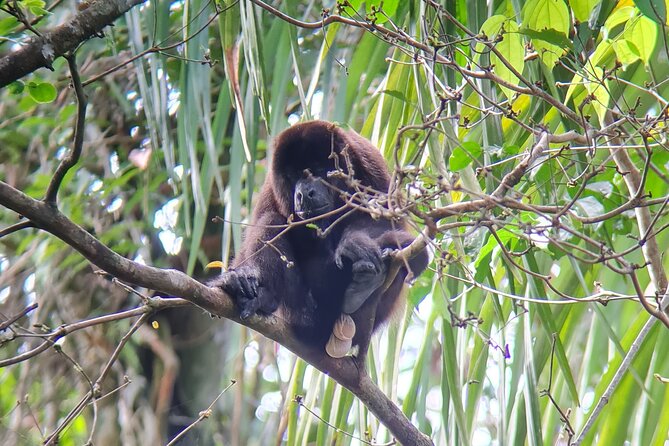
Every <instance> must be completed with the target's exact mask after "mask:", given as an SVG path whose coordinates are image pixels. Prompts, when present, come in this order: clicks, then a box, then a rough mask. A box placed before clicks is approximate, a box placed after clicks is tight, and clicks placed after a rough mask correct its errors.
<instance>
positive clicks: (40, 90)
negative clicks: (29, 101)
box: [28, 82, 58, 104]
mask: <svg viewBox="0 0 669 446" xmlns="http://www.w3.org/2000/svg"><path fill="white" fill-rule="evenodd" d="M28 93H29V94H30V97H31V98H33V100H34V101H35V102H39V103H40V104H46V103H48V102H53V100H54V99H56V96H57V94H58V91H57V90H56V87H54V86H53V85H52V84H50V83H49V82H28Z"/></svg>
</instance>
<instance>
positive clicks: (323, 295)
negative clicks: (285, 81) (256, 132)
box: [213, 121, 428, 357]
mask: <svg viewBox="0 0 669 446" xmlns="http://www.w3.org/2000/svg"><path fill="white" fill-rule="evenodd" d="M389 184H390V175H389V173H388V170H387V167H386V164H385V161H384V159H383V157H382V156H381V154H380V153H379V151H378V150H377V149H376V148H375V147H374V146H373V145H372V144H371V143H370V142H369V141H367V140H366V139H365V138H363V137H362V136H360V135H358V134H357V133H355V132H353V131H349V130H344V129H342V128H340V127H337V126H336V125H335V124H332V123H329V122H325V121H311V122H305V123H301V124H296V125H294V126H293V127H291V128H289V129H287V130H285V131H284V132H283V133H281V134H279V135H278V137H277V138H276V140H275V143H274V155H273V157H272V161H271V165H270V167H269V172H268V175H267V178H266V180H265V183H264V185H263V187H262V189H261V191H260V195H259V197H258V201H257V204H256V205H255V208H254V211H253V218H252V224H251V226H249V227H248V229H247V230H246V234H245V238H244V242H243V244H242V247H241V250H240V252H239V253H238V254H237V256H236V258H235V259H234V261H233V264H232V267H231V268H230V270H228V271H227V272H224V273H223V275H222V276H220V277H219V278H218V279H216V280H215V281H214V283H213V284H214V285H216V286H220V287H221V288H222V289H223V290H224V291H226V292H227V293H228V294H230V295H231V296H232V297H233V299H234V300H235V302H236V304H237V305H238V307H239V309H240V312H241V317H242V319H244V318H248V317H250V316H251V315H253V314H256V313H259V314H270V313H273V312H275V311H277V310H279V311H280V312H281V315H282V317H284V318H285V319H287V321H288V322H289V324H290V326H291V327H292V328H293V329H294V330H295V334H296V336H298V337H299V339H300V340H302V341H303V342H306V343H311V344H317V345H320V346H325V344H326V342H328V339H330V337H331V336H334V335H333V328H335V322H336V321H338V320H340V319H339V318H340V315H342V314H343V315H344V319H342V320H343V322H338V324H337V327H336V329H335V334H336V333H337V331H342V330H343V331H345V332H346V331H349V330H350V329H351V328H353V329H354V330H355V336H354V337H353V339H352V340H348V344H346V345H345V346H344V347H343V350H341V347H340V348H338V349H335V350H336V351H335V352H333V351H332V349H331V348H328V350H327V351H328V353H329V354H330V355H331V356H337V357H338V356H344V355H345V354H346V352H347V351H348V350H349V347H350V346H351V343H352V344H353V345H358V344H361V343H364V347H365V348H366V347H367V344H366V343H367V342H368V341H369V339H368V337H369V335H370V333H371V331H372V330H375V329H376V328H378V327H379V326H380V325H381V324H383V323H384V322H386V321H387V320H388V318H389V317H390V316H391V314H392V313H393V311H394V309H395V308H396V306H397V305H398V302H399V301H400V300H401V299H399V296H400V293H401V291H402V288H403V285H404V280H405V278H406V276H407V270H406V266H408V267H409V268H410V269H411V270H412V274H413V275H414V276H417V275H418V274H420V273H421V272H422V271H423V270H424V269H425V268H426V266H427V263H428V255H427V252H426V251H425V250H423V251H422V252H420V253H418V255H416V256H414V257H413V258H412V259H410V260H409V261H408V262H406V263H404V266H403V267H401V268H400V269H399V271H397V268H395V269H394V270H396V271H397V272H396V273H395V274H396V275H395V277H394V278H387V277H386V276H387V275H388V270H389V268H388V264H389V260H388V256H387V253H388V252H389V251H390V250H393V249H398V248H402V247H405V246H407V245H408V244H409V243H411V241H412V240H413V237H412V236H411V235H410V234H409V232H407V230H406V229H405V225H404V224H403V223H401V222H399V221H390V220H387V219H382V218H378V219H375V218H372V216H370V214H369V213H366V212H364V211H363V210H361V209H360V207H361V206H362V205H363V204H364V202H365V201H366V200H369V199H370V198H372V197H374V196H375V195H379V194H383V193H386V192H388V187H389ZM302 220H311V221H309V222H307V223H302V222H301V221H302ZM287 225H290V228H289V229H286V227H287ZM366 305H369V306H370V307H368V308H367V310H368V311H366V312H365V311H364V310H365V306H366ZM373 306H375V307H376V310H375V311H374V307H373ZM370 308H371V310H370ZM346 315H350V317H351V318H352V320H351V319H348V317H347V316H346ZM370 316H371V317H370ZM372 319H373V322H371V320H372ZM347 320H348V321H349V322H353V323H352V324H350V325H347V324H346V321H347ZM372 324H373V325H372ZM351 325H352V327H351ZM370 325H372V326H370ZM356 328H357V330H356ZM365 333H366V335H365ZM352 334H353V332H352V331H350V332H349V336H348V337H349V338H350V337H351V335H352ZM364 336H367V339H364V338H363V337H364ZM340 338H342V339H346V338H347V336H340ZM328 346H329V344H328Z"/></svg>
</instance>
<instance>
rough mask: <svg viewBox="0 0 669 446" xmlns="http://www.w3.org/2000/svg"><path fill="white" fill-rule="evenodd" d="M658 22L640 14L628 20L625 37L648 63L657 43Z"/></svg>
mask: <svg viewBox="0 0 669 446" xmlns="http://www.w3.org/2000/svg"><path fill="white" fill-rule="evenodd" d="M657 34H658V32H657V23H655V22H654V21H653V20H651V19H649V18H648V17H646V16H638V17H635V18H633V19H631V20H630V21H628V22H627V24H626V25H625V31H624V32H623V38H624V39H625V40H627V41H628V42H629V43H630V44H632V45H634V46H635V47H636V49H637V50H638V52H639V57H640V58H641V60H642V61H643V62H644V63H645V64H646V65H648V63H649V62H650V59H651V57H652V55H653V50H654V49H655V45H656V43H657Z"/></svg>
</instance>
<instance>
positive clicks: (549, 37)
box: [518, 28, 574, 48]
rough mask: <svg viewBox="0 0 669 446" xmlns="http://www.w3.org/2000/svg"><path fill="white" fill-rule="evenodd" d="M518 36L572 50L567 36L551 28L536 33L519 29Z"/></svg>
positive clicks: (571, 43) (531, 30)
mask: <svg viewBox="0 0 669 446" xmlns="http://www.w3.org/2000/svg"><path fill="white" fill-rule="evenodd" d="M518 32H519V33H520V34H524V35H526V36H527V37H529V38H530V39H532V40H533V41H534V40H542V41H544V42H546V43H550V44H552V45H555V46H558V47H561V48H573V47H574V43H573V42H572V41H571V39H570V38H569V37H567V35H566V34H565V33H563V32H561V31H558V30H556V29H553V28H547V29H543V30H541V31H536V30H534V29H529V28H521V29H519V30H518Z"/></svg>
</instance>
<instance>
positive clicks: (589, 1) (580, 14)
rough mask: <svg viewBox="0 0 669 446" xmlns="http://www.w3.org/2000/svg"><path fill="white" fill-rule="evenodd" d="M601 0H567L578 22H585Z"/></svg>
mask: <svg viewBox="0 0 669 446" xmlns="http://www.w3.org/2000/svg"><path fill="white" fill-rule="evenodd" d="M600 1H601V0H569V6H571V10H572V11H573V12H574V17H576V20H578V21H579V22H587V21H588V19H589V18H590V14H591V13H592V10H593V9H595V6H597V4H598V3H599V2H600Z"/></svg>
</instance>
